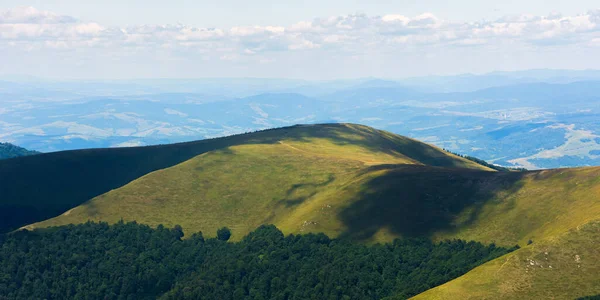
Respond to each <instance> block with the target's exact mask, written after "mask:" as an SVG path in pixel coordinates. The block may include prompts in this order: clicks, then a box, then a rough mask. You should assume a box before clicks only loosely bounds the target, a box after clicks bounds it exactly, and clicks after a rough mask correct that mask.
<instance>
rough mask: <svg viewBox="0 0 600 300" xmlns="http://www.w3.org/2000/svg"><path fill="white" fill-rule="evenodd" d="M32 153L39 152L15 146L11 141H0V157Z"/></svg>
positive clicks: (5, 157)
mask: <svg viewBox="0 0 600 300" xmlns="http://www.w3.org/2000/svg"><path fill="white" fill-rule="evenodd" d="M34 154H39V152H37V151H31V150H27V149H25V148H23V147H19V146H15V145H13V144H11V143H0V159H7V158H14V157H20V156H28V155H34Z"/></svg>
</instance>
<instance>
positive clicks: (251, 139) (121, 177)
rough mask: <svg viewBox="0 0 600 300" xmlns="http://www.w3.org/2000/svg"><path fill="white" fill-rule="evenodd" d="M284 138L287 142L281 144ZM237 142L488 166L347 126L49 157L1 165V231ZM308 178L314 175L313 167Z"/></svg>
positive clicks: (332, 155)
mask: <svg viewBox="0 0 600 300" xmlns="http://www.w3.org/2000/svg"><path fill="white" fill-rule="evenodd" d="M282 140H285V141H287V142H286V143H283V144H281V143H280V141H282ZM239 145H248V146H249V148H252V145H254V146H257V145H264V146H265V147H263V148H265V149H266V148H270V147H273V149H275V148H276V149H281V150H286V151H284V152H287V153H294V154H297V153H302V151H306V149H305V148H310V151H311V152H310V153H311V155H313V154H316V155H319V157H320V158H321V159H322V162H329V161H331V160H338V159H340V160H346V161H351V162H352V163H355V164H356V163H357V162H360V164H361V165H363V164H379V163H409V164H426V165H432V166H457V167H465V168H484V167H482V166H480V165H478V164H476V163H473V162H471V161H468V160H465V159H463V158H459V157H456V156H454V155H449V154H447V153H445V152H443V151H441V150H440V149H438V148H434V147H431V146H429V145H426V144H423V143H420V142H417V141H414V140H411V139H408V138H405V137H401V136H398V135H393V134H391V133H388V132H384V131H377V130H374V129H371V128H368V127H364V126H358V125H346V124H329V125H314V126H293V127H287V128H280V129H273V130H266V131H262V132H257V133H252V134H242V135H236V136H230V137H224V138H217V139H211V140H202V141H197V142H190V143H181V144H172V145H161V146H152V147H134V148H117V149H89V150H77V151H64V152H56V153H46V154H41V155H36V156H30V157H20V158H15V159H10V160H3V161H0V182H2V183H3V188H2V189H0V232H3V231H9V230H12V229H16V228H18V227H20V226H23V225H26V224H30V223H33V222H37V221H41V220H44V219H47V218H51V217H54V216H57V215H59V214H61V213H64V212H65V211H67V210H69V209H71V208H73V207H76V206H78V205H80V204H82V203H84V202H86V201H88V200H90V199H92V198H94V197H96V196H99V195H102V194H104V193H106V192H109V191H111V190H113V189H117V188H119V187H122V186H123V185H125V184H127V183H129V182H131V181H133V180H135V179H137V178H139V177H141V176H144V175H146V174H148V173H150V172H153V171H156V170H160V169H164V168H168V167H171V166H174V165H177V164H179V163H182V162H184V161H186V160H189V159H191V158H193V157H196V156H197V155H200V154H203V153H206V152H209V151H215V150H220V151H218V152H215V153H212V154H211V155H210V156H209V157H215V155H217V153H223V155H224V153H227V152H228V151H230V150H231V149H230V148H228V147H230V146H239ZM267 145H269V146H270V147H267ZM260 151H262V148H261V149H259V152H260ZM258 154H259V158H260V153H258ZM217 160H218V159H217ZM313 162H314V161H313ZM231 167H232V168H233V166H231ZM319 167H321V166H319ZM332 168H338V167H334V166H332ZM339 168H343V167H339ZM213 171H214V172H216V171H217V169H214V170H213ZM306 174H307V175H306V176H309V175H310V173H308V170H307V172H306ZM208 176H209V177H210V176H211V175H208ZM290 176H293V174H291V175H290ZM309 177H310V176H309ZM310 180H316V179H314V178H311V179H310ZM164 186H165V187H167V186H168V185H164Z"/></svg>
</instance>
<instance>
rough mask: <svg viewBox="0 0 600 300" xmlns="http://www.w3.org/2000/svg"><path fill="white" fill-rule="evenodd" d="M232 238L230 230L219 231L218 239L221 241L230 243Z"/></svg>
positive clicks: (222, 229) (224, 228)
mask: <svg viewBox="0 0 600 300" xmlns="http://www.w3.org/2000/svg"><path fill="white" fill-rule="evenodd" d="M230 237H231V230H229V228H227V227H223V228H221V229H219V230H217V239H219V240H221V241H228V240H229V238H230Z"/></svg>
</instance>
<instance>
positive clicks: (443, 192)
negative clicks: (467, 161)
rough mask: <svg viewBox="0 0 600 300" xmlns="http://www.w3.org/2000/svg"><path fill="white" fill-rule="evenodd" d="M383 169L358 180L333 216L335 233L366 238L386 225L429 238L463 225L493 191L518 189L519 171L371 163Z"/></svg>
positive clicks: (395, 230) (402, 233)
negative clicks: (338, 228) (337, 225)
mask: <svg viewBox="0 0 600 300" xmlns="http://www.w3.org/2000/svg"><path fill="white" fill-rule="evenodd" d="M384 168H387V169H389V171H388V172H387V173H386V174H384V175H380V176H377V177H375V178H372V179H370V180H368V181H367V182H366V183H364V184H363V185H362V186H361V188H362V192H360V193H359V194H358V195H357V196H356V197H355V199H352V201H351V203H352V204H351V205H350V206H349V207H347V208H345V209H344V210H342V211H341V212H340V213H339V215H338V218H339V219H340V220H341V221H342V222H343V223H344V225H345V226H346V228H347V230H346V231H345V232H343V233H342V234H341V237H344V238H349V239H353V240H368V239H369V238H371V237H373V235H375V233H377V232H378V231H379V230H380V229H383V228H386V229H388V230H390V231H391V232H392V233H394V234H398V235H400V236H403V237H430V236H431V235H432V234H433V233H435V232H439V231H451V230H455V229H457V228H456V226H457V225H456V224H454V221H455V218H456V217H457V216H458V215H459V214H461V213H467V215H468V217H467V218H466V220H462V222H461V224H460V225H458V226H468V225H469V224H470V223H472V222H473V221H474V220H476V218H477V217H478V215H479V213H480V212H481V209H482V207H483V205H484V204H485V203H486V202H488V201H496V200H494V199H495V198H494V195H495V194H496V193H497V192H498V191H509V192H514V191H517V190H518V189H520V188H521V184H520V182H519V181H520V179H521V178H522V177H523V176H524V174H526V173H521V172H485V171H473V170H456V169H444V168H431V167H423V166H377V167H375V168H373V169H384Z"/></svg>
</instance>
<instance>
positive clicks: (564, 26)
mask: <svg viewBox="0 0 600 300" xmlns="http://www.w3.org/2000/svg"><path fill="white" fill-rule="evenodd" d="M598 41H600V10H591V11H588V12H587V13H584V14H580V15H575V16H563V15H560V14H556V13H553V14H550V15H548V16H534V15H516V16H507V17H503V18H500V19H498V20H494V21H481V22H461V21H453V20H443V19H440V18H438V17H437V16H435V15H433V14H431V13H424V14H421V15H417V16H413V17H410V16H405V15H401V14H387V15H383V16H368V15H365V14H351V15H343V16H332V17H325V18H316V19H314V20H304V21H300V22H297V23H295V24H294V25H291V26H287V27H282V26H276V25H272V26H238V27H232V28H198V27H193V26H187V25H182V24H177V25H135V26H130V27H127V28H117V27H108V26H103V25H102V24H98V23H94V22H86V21H82V20H78V19H76V18H74V17H70V16H62V15H59V14H56V13H53V12H48V11H40V10H37V9H35V8H32V7H22V8H15V9H10V10H5V11H0V50H2V49H13V50H14V51H19V50H24V51H28V52H33V51H38V52H39V53H40V54H39V55H40V56H44V55H45V57H47V58H46V59H50V58H52V59H54V57H55V56H53V52H52V51H61V52H65V51H73V53H77V55H78V56H73V57H77V59H80V60H84V58H85V57H98V55H101V56H104V57H106V59H107V60H112V61H114V62H115V63H117V62H120V61H124V60H135V61H140V63H139V65H143V64H145V65H148V64H152V63H153V62H150V61H143V58H142V57H144V55H146V56H147V57H151V56H153V57H161V59H162V60H164V61H181V62H182V63H185V62H192V61H193V62H212V61H220V62H223V63H230V64H248V63H249V62H252V63H254V64H255V66H256V65H258V64H261V63H264V62H271V61H274V60H276V61H278V62H281V61H285V60H286V55H287V56H288V57H292V56H293V55H300V54H302V55H304V53H319V54H322V55H323V56H319V57H320V58H321V59H336V58H339V57H342V56H343V55H347V57H353V58H360V57H369V58H370V59H372V58H376V57H377V55H378V53H397V52H398V51H409V50H410V51H414V52H417V53H430V52H432V51H430V50H431V49H434V48H437V49H444V50H445V51H450V50H452V49H453V47H454V48H456V49H461V48H460V47H463V48H464V47H465V46H468V47H471V48H472V47H496V48H498V47H502V46H505V47H508V48H510V49H512V50H513V51H519V49H531V48H532V47H534V48H535V47H557V46H560V45H576V46H578V47H596V46H598V44H599V42H598ZM565 47H566V46H565ZM93 51H97V52H93ZM457 51H461V50H457ZM294 53H300V54H294ZM289 60H293V59H289ZM0 62H1V61H0ZM73 65H75V64H73Z"/></svg>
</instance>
